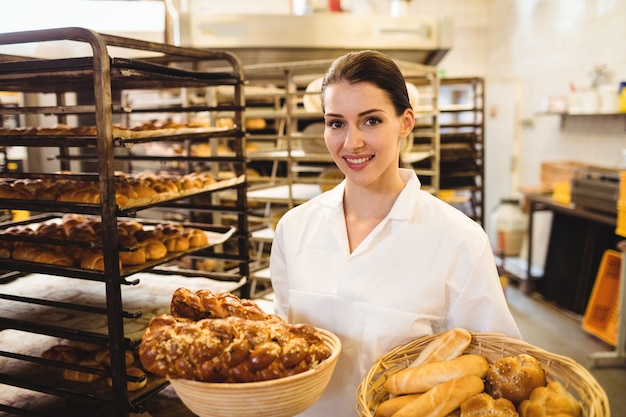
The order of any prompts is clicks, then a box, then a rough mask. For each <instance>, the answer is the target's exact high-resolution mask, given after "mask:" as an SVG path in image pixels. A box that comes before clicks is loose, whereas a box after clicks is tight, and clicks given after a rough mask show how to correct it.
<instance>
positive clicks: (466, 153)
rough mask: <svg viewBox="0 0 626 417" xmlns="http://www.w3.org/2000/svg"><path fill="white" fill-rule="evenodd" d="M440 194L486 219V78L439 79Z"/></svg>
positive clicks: (471, 215) (468, 213)
mask: <svg viewBox="0 0 626 417" xmlns="http://www.w3.org/2000/svg"><path fill="white" fill-rule="evenodd" d="M440 86H441V88H440V94H439V111H440V118H439V126H440V130H441V134H440V137H441V165H440V172H441V177H440V189H441V193H440V197H441V198H442V199H444V200H447V201H449V202H450V203H452V204H453V205H456V206H457V207H459V208H460V209H461V210H463V211H464V212H465V213H466V214H467V215H468V216H470V217H471V218H472V219H474V220H476V221H477V222H478V223H480V224H483V221H484V211H485V203H484V174H485V166H484V148H485V143H484V139H485V124H484V103H485V88H484V80H483V79H482V78H478V77H471V78H443V79H441V80H440Z"/></svg>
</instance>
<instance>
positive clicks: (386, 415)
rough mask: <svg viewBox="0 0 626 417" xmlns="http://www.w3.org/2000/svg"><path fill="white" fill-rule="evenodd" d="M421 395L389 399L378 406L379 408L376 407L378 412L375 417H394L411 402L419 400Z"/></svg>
mask: <svg viewBox="0 0 626 417" xmlns="http://www.w3.org/2000/svg"><path fill="white" fill-rule="evenodd" d="M420 395H422V394H421V393H420V394H408V395H400V396H397V397H392V398H389V399H388V400H385V401H383V402H382V403H380V404H378V407H376V411H375V413H374V417H392V416H393V414H394V413H395V412H396V411H398V410H399V409H401V408H402V407H404V406H405V405H407V404H408V403H410V402H411V401H413V400H415V399H417V397H419V396H420Z"/></svg>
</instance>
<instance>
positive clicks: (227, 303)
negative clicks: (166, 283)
mask: <svg viewBox="0 0 626 417" xmlns="http://www.w3.org/2000/svg"><path fill="white" fill-rule="evenodd" d="M170 312H171V314H172V316H174V317H175V318H177V319H188V320H192V321H198V320H202V319H206V318H226V317H240V318H243V319H250V320H272V321H282V319H281V318H280V317H278V316H275V315H270V314H267V313H266V312H265V311H263V310H262V309H261V308H260V307H259V306H258V305H257V304H256V303H255V302H254V301H252V300H247V299H241V298H239V297H237V296H236V295H233V294H231V293H229V292H220V293H215V292H213V291H211V290H206V289H205V290H198V291H196V292H191V291H190V290H189V289H187V288H178V289H177V290H176V291H174V293H173V294H172V301H171V303H170Z"/></svg>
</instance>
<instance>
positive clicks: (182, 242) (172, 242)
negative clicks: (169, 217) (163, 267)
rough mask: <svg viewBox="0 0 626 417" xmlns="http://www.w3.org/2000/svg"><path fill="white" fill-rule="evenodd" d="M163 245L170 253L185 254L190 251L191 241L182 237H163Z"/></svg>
mask: <svg viewBox="0 0 626 417" xmlns="http://www.w3.org/2000/svg"><path fill="white" fill-rule="evenodd" d="M163 244H164V245H165V247H166V248H167V251H168V252H183V251H186V250H189V239H187V238H186V237H184V236H181V235H165V236H163Z"/></svg>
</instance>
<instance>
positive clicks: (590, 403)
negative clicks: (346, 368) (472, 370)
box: [356, 332, 611, 417]
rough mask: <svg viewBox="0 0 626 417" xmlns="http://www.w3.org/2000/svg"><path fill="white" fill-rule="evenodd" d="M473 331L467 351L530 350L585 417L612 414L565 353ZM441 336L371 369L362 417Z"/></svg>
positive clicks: (489, 355)
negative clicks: (576, 401)
mask: <svg viewBox="0 0 626 417" xmlns="http://www.w3.org/2000/svg"><path fill="white" fill-rule="evenodd" d="M471 333H472V341H471V343H470V345H469V347H468V349H467V350H466V353H477V354H479V355H483V356H484V357H485V358H486V359H487V361H488V362H489V363H493V362H495V361H496V360H498V359H499V358H502V357H504V356H516V355H519V354H521V353H527V354H529V355H531V356H534V357H535V358H537V360H538V361H539V363H541V365H542V366H543V368H544V369H545V371H546V375H547V377H548V380H557V381H559V382H560V383H561V384H563V386H565V387H566V388H568V389H569V391H570V392H571V393H572V394H573V395H574V396H575V397H577V398H578V399H579V400H580V403H581V405H582V409H583V414H582V415H583V417H610V415H611V411H610V409H609V400H608V398H607V396H606V393H605V392H604V390H603V389H602V387H601V386H600V385H599V384H598V382H597V381H596V380H595V378H594V377H593V376H592V375H591V374H590V373H589V372H588V371H587V370H586V369H585V368H583V367H582V366H581V365H579V364H578V363H577V362H575V361H574V360H573V359H570V358H568V357H565V356H560V355H556V354H553V353H550V352H547V351H545V350H543V349H540V348H538V347H535V346H533V345H530V344H528V343H525V342H522V341H520V340H517V339H512V338H509V337H506V336H503V335H501V334H496V333H474V332H471ZM436 337H437V335H433V336H426V337H422V338H419V339H416V340H414V341H412V342H409V343H407V344H406V345H402V346H398V347H396V348H395V349H393V350H391V351H389V352H388V353H387V354H385V355H384V356H382V357H381V358H380V359H379V360H378V361H377V362H376V363H375V364H374V365H373V366H372V367H371V368H370V370H369V372H368V374H367V376H366V377H365V378H364V379H363V381H361V384H360V385H359V387H358V388H357V392H356V396H357V403H356V411H357V414H358V415H359V416H361V417H372V416H373V415H374V412H375V411H376V407H377V406H378V404H380V403H381V402H382V401H384V400H386V399H388V398H389V394H388V393H387V391H386V390H385V389H384V388H383V384H384V383H385V380H386V379H387V377H388V376H389V375H391V374H394V373H396V372H398V371H400V370H402V369H404V368H406V367H407V366H408V365H409V364H410V363H411V362H412V361H413V360H415V359H416V358H417V356H418V355H419V353H420V352H421V351H422V350H423V349H424V348H425V347H426V345H428V344H429V343H430V342H431V341H432V340H433V339H435V338H436Z"/></svg>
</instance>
